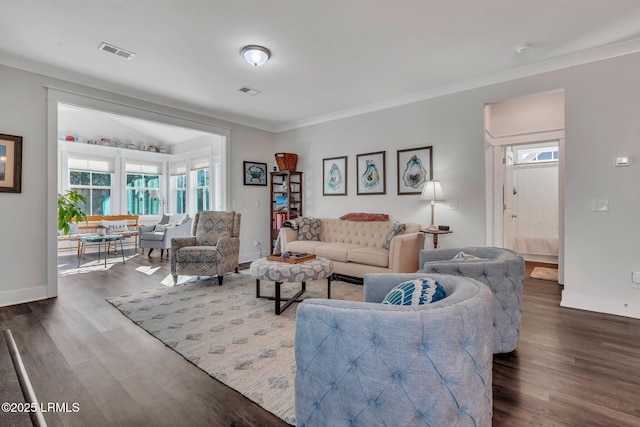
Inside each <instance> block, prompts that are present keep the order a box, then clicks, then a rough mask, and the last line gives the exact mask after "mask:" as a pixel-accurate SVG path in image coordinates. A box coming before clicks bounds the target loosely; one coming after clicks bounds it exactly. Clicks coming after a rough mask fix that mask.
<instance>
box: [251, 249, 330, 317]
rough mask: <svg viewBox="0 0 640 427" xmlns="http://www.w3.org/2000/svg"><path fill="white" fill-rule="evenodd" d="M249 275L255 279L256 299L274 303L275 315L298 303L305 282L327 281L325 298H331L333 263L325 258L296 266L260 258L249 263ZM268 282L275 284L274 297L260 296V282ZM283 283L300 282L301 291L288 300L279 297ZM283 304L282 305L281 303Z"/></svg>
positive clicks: (303, 290) (304, 288)
mask: <svg viewBox="0 0 640 427" xmlns="http://www.w3.org/2000/svg"><path fill="white" fill-rule="evenodd" d="M249 271H250V272H251V275H252V276H253V277H255V278H256V298H265V299H269V300H274V301H275V313H276V314H277V315H280V313H282V312H283V311H284V310H285V309H286V308H287V307H289V306H290V305H291V304H292V303H294V302H300V301H302V299H300V296H301V295H302V294H303V293H304V292H305V290H306V282H308V281H310V280H322V279H327V298H331V275H332V274H333V263H332V262H331V261H329V260H328V259H326V258H315V259H312V260H309V261H304V262H300V263H297V264H289V263H286V262H278V261H269V260H267V259H266V258H261V259H259V260H256V261H254V262H252V263H251V265H250V266H249ZM261 280H269V281H272V282H274V283H275V295H274V296H263V295H260V281H261ZM284 282H301V283H302V286H301V289H300V290H299V291H298V292H297V293H296V294H295V295H294V296H292V297H290V298H282V297H281V295H280V285H282V284H283V283H284ZM283 301H284V302H285V303H284V304H282V302H283Z"/></svg>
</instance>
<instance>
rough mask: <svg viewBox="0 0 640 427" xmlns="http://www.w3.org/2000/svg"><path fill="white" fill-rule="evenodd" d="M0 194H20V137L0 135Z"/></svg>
mask: <svg viewBox="0 0 640 427" xmlns="http://www.w3.org/2000/svg"><path fill="white" fill-rule="evenodd" d="M0 192H4V193H21V192H22V137H21V136H14V135H4V134H0Z"/></svg>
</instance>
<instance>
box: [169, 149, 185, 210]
mask: <svg viewBox="0 0 640 427" xmlns="http://www.w3.org/2000/svg"><path fill="white" fill-rule="evenodd" d="M170 170H171V182H170V184H171V197H170V198H171V199H172V201H173V202H174V203H175V212H176V213H179V214H183V213H187V162H186V161H177V162H172V163H171V167H170Z"/></svg>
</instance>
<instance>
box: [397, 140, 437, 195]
mask: <svg viewBox="0 0 640 427" xmlns="http://www.w3.org/2000/svg"><path fill="white" fill-rule="evenodd" d="M432 152H433V147H432V146H431V145H430V146H428V147H419V148H408V149H406V150H398V195H405V194H422V187H423V186H424V183H425V182H427V181H430V180H432V179H433V158H432Z"/></svg>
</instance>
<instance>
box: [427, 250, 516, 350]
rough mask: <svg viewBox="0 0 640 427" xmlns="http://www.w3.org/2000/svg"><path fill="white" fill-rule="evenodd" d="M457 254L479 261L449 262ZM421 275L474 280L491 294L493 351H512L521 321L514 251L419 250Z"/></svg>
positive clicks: (514, 347)
mask: <svg viewBox="0 0 640 427" xmlns="http://www.w3.org/2000/svg"><path fill="white" fill-rule="evenodd" d="M460 251H462V252H464V253H466V254H469V255H474V256H476V257H479V258H483V259H480V260H452V258H453V257H455V256H456V254H458V253H459V252H460ZM418 271H419V272H422V273H443V274H454V275H457V276H465V277H471V278H473V279H476V280H478V281H480V282H482V283H484V284H485V285H487V286H488V287H489V288H490V289H491V291H492V293H493V329H494V334H493V352H494V353H508V352H511V351H513V350H515V349H516V347H517V346H518V341H519V339H520V321H521V319H522V286H523V281H524V259H523V258H522V257H521V256H519V255H517V254H516V253H515V252H513V251H510V250H508V249H503V248H494V247H467V248H454V249H425V250H422V251H420V270H418Z"/></svg>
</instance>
